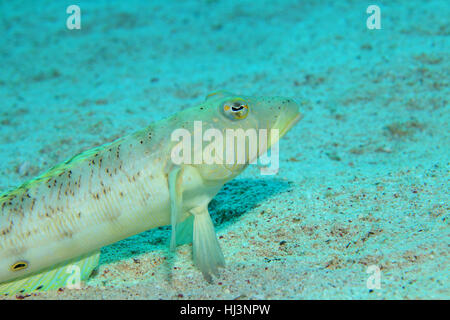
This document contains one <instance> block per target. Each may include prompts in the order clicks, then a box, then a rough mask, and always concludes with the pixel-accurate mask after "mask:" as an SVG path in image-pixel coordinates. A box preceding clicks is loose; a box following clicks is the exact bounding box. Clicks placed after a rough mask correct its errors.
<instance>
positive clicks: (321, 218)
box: [0, 0, 450, 299]
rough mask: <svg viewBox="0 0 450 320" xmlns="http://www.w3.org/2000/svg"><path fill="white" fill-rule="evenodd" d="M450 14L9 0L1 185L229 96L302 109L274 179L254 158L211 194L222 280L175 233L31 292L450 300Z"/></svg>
mask: <svg viewBox="0 0 450 320" xmlns="http://www.w3.org/2000/svg"><path fill="white" fill-rule="evenodd" d="M72 4H76V5H78V6H79V7H80V8H81V29H80V30H76V29H75V30H69V29H68V28H67V27H66V20H67V18H68V17H69V14H67V13H66V9H67V7H68V6H69V5H72ZM369 5H378V6H379V7H380V10H381V29H368V27H367V25H366V20H367V19H368V17H369V16H370V14H368V13H366V9H367V7H368V6H369ZM449 17H450V3H449V2H448V1H446V0H442V1H438V0H429V1H418V0H416V1H407V0H405V1H400V0H398V1H393V0H391V1H363V0H353V1H350V0H348V1H329V0H317V1H313V0H310V1H287V0H286V1H266V0H244V1H229V0H228V1H225V0H209V1H208V0H199V1H174V0H165V1H156V0H155V1H137V0H128V1H106V0H97V1H43V0H38V1H31V0H29V1H18V0H16V1H11V0H10V1H1V2H0V190H2V191H3V190H6V189H8V188H11V187H14V186H17V185H19V184H20V183H22V182H24V181H26V180H28V179H31V178H32V177H34V176H36V175H38V174H39V173H42V172H43V171H45V170H47V169H48V168H50V167H51V166H53V165H55V164H57V163H59V162H61V161H63V160H65V159H67V158H69V157H71V156H73V155H74V154H76V153H78V152H81V151H83V150H86V149H88V148H91V147H94V146H97V145H100V144H103V143H106V142H108V141H112V140H114V139H116V138H119V137H121V136H123V135H126V134H128V133H131V132H133V131H135V130H137V129H139V128H142V127H144V126H147V125H148V124H149V123H151V122H152V121H155V120H159V119H162V118H164V117H166V116H168V115H171V114H173V113H175V112H178V111H180V110H183V109H185V108H187V107H189V106H193V105H196V104H199V103H201V102H202V101H203V100H204V97H205V96H206V95H207V94H208V93H210V92H211V91H214V90H218V89H226V90H230V91H232V92H236V93H239V94H244V95H282V96H289V97H293V98H294V99H295V100H296V101H297V102H299V104H300V110H301V112H302V113H303V115H304V118H303V119H302V120H301V121H300V122H299V123H298V124H297V125H296V126H295V127H294V128H293V129H292V130H291V131H290V132H288V134H287V135H286V136H285V137H284V138H283V139H282V140H281V142H280V170H279V172H278V174H277V175H274V176H262V175H261V174H260V170H259V168H257V167H256V166H250V167H249V168H248V169H247V170H246V171H245V172H244V173H243V174H241V175H240V176H239V177H238V178H237V179H235V180H233V181H231V182H229V183H228V184H226V185H225V186H224V188H223V189H222V191H221V192H220V193H219V194H218V195H217V196H216V197H215V198H214V200H213V201H212V202H211V204H210V206H209V208H210V210H211V212H212V214H213V220H214V222H215V225H216V231H217V235H218V237H219V241H220V244H221V246H222V249H223V252H224V255H225V260H226V263H227V266H226V268H225V269H222V270H221V273H220V276H219V277H218V278H215V280H214V282H213V283H212V284H209V283H207V282H206V281H204V279H203V277H202V275H201V273H200V272H199V271H198V270H197V269H196V268H195V267H194V266H193V263H192V259H191V246H190V245H184V246H181V247H179V249H178V251H177V254H176V255H173V254H169V251H168V245H167V244H168V239H169V238H170V230H169V228H168V227H162V228H159V229H155V230H150V231H148V232H145V233H142V234H139V235H136V236H134V237H131V238H128V239H125V240H123V241H120V242H117V243H115V244H113V245H110V246H108V247H105V248H103V249H102V256H101V260H100V266H99V268H98V270H97V272H96V273H95V274H94V275H93V276H92V277H91V278H90V279H89V280H88V281H87V283H86V286H84V287H83V288H82V289H80V290H69V289H65V290H60V291H54V292H48V293H36V294H32V295H27V296H26V298H27V299H33V298H37V299H47V298H52V299H160V298H162V299H431V298H437V299H449V298H450V286H449V273H450V263H449V262H450V261H449V260H450V259H449V240H450V227H449V217H448V216H449V155H450V152H449V150H450V139H449V132H450V130H449V120H450V112H449V111H450V108H449V97H450V94H449V93H450V92H449V73H450V59H449V58H450V42H449V36H450V23H449ZM374 266H375V267H374ZM374 268H375V269H374ZM373 270H379V275H380V282H379V284H380V286H379V287H378V288H373V287H371V286H370V285H369V286H368V280H369V281H370V277H371V276H373ZM22 298H23V297H22Z"/></svg>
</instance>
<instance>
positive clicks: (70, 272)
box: [0, 250, 100, 295]
mask: <svg viewBox="0 0 450 320" xmlns="http://www.w3.org/2000/svg"><path fill="white" fill-rule="evenodd" d="M99 258H100V250H98V251H96V252H94V253H90V254H87V255H83V256H81V257H78V258H75V259H72V260H69V261H65V262H63V263H60V264H58V265H56V266H52V267H50V268H48V269H46V270H44V271H41V272H39V273H35V274H31V275H28V276H25V277H22V278H18V279H14V280H12V281H9V282H4V283H0V294H3V295H13V294H16V293H29V292H32V291H47V290H51V289H58V288H63V287H68V288H76V287H77V284H78V283H79V282H78V280H79V281H84V280H87V279H88V278H89V276H90V275H91V273H92V271H93V270H94V269H95V268H96V267H97V265H98V261H99Z"/></svg>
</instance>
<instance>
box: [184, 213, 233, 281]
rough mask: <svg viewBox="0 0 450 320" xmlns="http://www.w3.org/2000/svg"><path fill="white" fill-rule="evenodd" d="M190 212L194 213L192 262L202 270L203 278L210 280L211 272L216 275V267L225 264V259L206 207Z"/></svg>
mask: <svg viewBox="0 0 450 320" xmlns="http://www.w3.org/2000/svg"><path fill="white" fill-rule="evenodd" d="M192 213H193V214H194V235H193V240H194V241H193V242H194V246H193V257H194V263H195V265H196V266H197V267H198V268H199V269H200V271H202V273H203V276H204V277H205V279H206V280H207V281H208V282H211V280H212V279H211V273H212V274H214V275H217V274H218V268H219V267H224V266H225V259H224V257H223V253H222V249H221V248H220V245H219V241H218V240H217V237H216V232H215V231H214V225H213V222H212V220H211V217H210V215H209V212H208V208H206V207H205V208H202V209H200V210H193V211H192Z"/></svg>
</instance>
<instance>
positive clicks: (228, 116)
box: [183, 91, 302, 183]
mask: <svg viewBox="0 0 450 320" xmlns="http://www.w3.org/2000/svg"><path fill="white" fill-rule="evenodd" d="M188 110H189V112H186V114H185V115H183V118H184V120H185V121H186V122H190V123H191V124H193V125H192V126H191V133H193V135H194V139H193V140H194V142H193V143H192V144H191V146H192V152H191V162H192V163H191V165H192V166H194V167H196V168H197V169H198V170H199V172H200V174H201V176H202V178H203V179H204V180H205V181H211V182H213V183H217V182H223V183H224V182H226V181H228V180H231V179H233V178H234V177H236V176H237V175H239V174H240V173H241V172H242V171H243V170H244V169H245V168H246V167H247V166H248V164H250V163H255V161H256V160H257V158H258V157H259V156H261V155H263V154H265V153H266V152H267V150H268V149H269V148H270V147H271V146H272V145H273V144H275V143H277V142H278V140H279V139H280V138H281V137H283V136H284V135H285V134H286V133H287V132H288V131H289V130H290V129H291V128H292V127H293V126H294V125H295V124H296V123H297V122H298V121H299V120H300V119H301V118H302V114H301V113H300V111H299V106H298V104H297V103H296V102H295V101H294V100H293V99H290V98H286V97H278V96H269V97H266V96H260V97H255V96H241V95H235V94H232V93H230V92H227V91H218V92H213V93H212V94H210V95H208V96H207V98H206V101H205V102H204V103H203V104H201V105H200V106H197V107H194V108H190V109H188ZM186 111H187V110H186ZM199 135H200V136H201V137H199ZM196 139H197V140H196ZM195 141H197V143H195ZM199 141H201V145H199V143H198V142H199ZM195 160H197V161H195Z"/></svg>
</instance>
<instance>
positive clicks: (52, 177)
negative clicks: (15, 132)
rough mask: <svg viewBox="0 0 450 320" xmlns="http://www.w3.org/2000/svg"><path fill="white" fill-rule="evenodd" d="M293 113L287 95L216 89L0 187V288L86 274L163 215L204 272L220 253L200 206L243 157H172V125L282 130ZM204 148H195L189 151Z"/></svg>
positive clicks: (161, 222)
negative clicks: (107, 250) (105, 251)
mask: <svg viewBox="0 0 450 320" xmlns="http://www.w3.org/2000/svg"><path fill="white" fill-rule="evenodd" d="M233 104H234V105H236V107H232V110H231V109H230V106H231V105H233ZM238 105H239V106H238ZM225 106H227V107H228V109H227V110H224V108H225ZM244 106H245V108H246V109H245V108H244ZM230 110H231V111H230ZM244 111H245V112H247V114H245V116H244V113H243V112H244ZM227 112H228V113H227ZM229 112H232V113H231V114H230V113H229ZM242 116H244V118H241V117H242ZM299 118H300V114H299V112H298V107H297V105H296V104H295V102H293V101H292V100H290V99H286V98H281V97H260V98H258V97H238V96H236V95H233V94H231V93H228V92H225V91H220V92H216V93H214V94H212V95H210V96H208V98H207V99H206V101H205V102H204V103H202V104H200V105H198V106H195V107H192V108H189V109H186V110H183V111H181V112H179V113H177V114H175V115H173V116H171V117H169V118H166V119H163V120H161V121H158V122H155V123H153V124H151V125H149V126H148V127H146V128H144V129H141V130H139V131H137V132H135V133H133V134H130V135H128V136H125V137H123V138H121V139H118V140H116V141H114V142H112V143H108V144H105V145H103V146H100V147H97V148H94V149H91V150H88V151H85V152H83V153H81V154H79V155H76V156H74V157H72V158H71V159H68V160H67V161H65V162H63V163H61V164H59V165H57V166H55V167H53V168H52V169H50V170H49V171H47V172H46V173H44V174H42V175H41V176H39V177H37V178H35V179H32V180H30V181H28V182H26V183H24V184H22V185H21V186H19V187H18V188H16V189H13V190H10V191H7V192H5V193H3V194H1V195H0V293H6V294H12V293H15V292H18V291H20V292H30V291H34V290H46V289H52V288H57V287H61V286H64V285H65V284H66V283H67V281H68V277H69V276H70V272H66V271H67V267H70V266H71V265H77V266H78V267H79V268H81V275H82V278H83V279H86V278H87V277H88V276H89V275H90V273H91V272H92V270H93V269H94V268H95V267H96V265H97V263H98V256H99V249H100V248H101V247H103V246H106V245H109V244H111V243H114V242H117V241H119V240H122V239H124V238H127V237H129V236H132V235H135V234H138V233H140V232H143V231H146V230H149V229H152V228H155V227H159V226H165V225H172V240H171V247H172V249H174V248H175V246H176V245H177V244H179V243H182V242H193V244H194V245H193V250H194V255H193V256H194V262H195V263H196V265H197V266H198V267H199V268H200V270H201V271H202V272H203V274H204V275H205V277H206V278H207V279H210V274H211V273H212V274H217V268H218V267H220V266H223V265H224V259H223V255H222V252H221V250H220V246H219V243H218V241H217V239H216V236H215V232H214V227H213V225H212V222H211V219H210V216H209V213H208V210H207V206H208V203H209V202H210V201H211V199H212V198H213V197H214V196H215V195H216V194H217V192H218V191H219V190H220V189H221V187H222V186H223V184H224V183H226V182H227V181H229V180H231V179H233V178H234V177H236V176H237V175H238V174H239V173H241V172H242V170H244V169H245V167H246V166H247V165H248V162H249V159H246V161H247V163H244V164H239V165H237V164H232V165H226V164H205V163H196V164H192V163H188V164H184V163H182V164H174V162H173V149H174V147H175V146H176V145H177V142H176V141H173V140H172V139H171V134H172V132H173V131H174V130H176V129H180V128H182V129H184V130H186V131H187V132H193V131H194V122H195V121H201V122H202V124H203V125H204V126H205V127H206V128H216V129H217V130H218V131H220V132H223V133H224V132H225V131H226V130H227V129H230V128H235V129H237V128H242V129H247V128H258V129H261V128H267V129H270V128H275V127H277V126H278V128H279V129H280V130H281V131H282V134H284V133H285V131H287V130H289V128H290V127H291V126H292V125H293V124H294V123H295V122H296V121H298V119H299ZM225 147H226V146H225ZM225 147H224V148H225ZM202 151H203V149H200V150H198V149H197V150H195V149H194V148H193V149H192V151H191V152H192V156H193V157H195V154H196V153H198V152H202ZM177 237H178V239H177ZM182 238H184V239H182Z"/></svg>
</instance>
